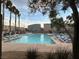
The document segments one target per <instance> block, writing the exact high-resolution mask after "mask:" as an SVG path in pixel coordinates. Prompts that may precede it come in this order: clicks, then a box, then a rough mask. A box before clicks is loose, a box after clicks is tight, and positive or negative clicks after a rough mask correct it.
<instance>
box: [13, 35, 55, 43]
mask: <svg viewBox="0 0 79 59" xmlns="http://www.w3.org/2000/svg"><path fill="white" fill-rule="evenodd" d="M21 36H22V37H21V38H20V39H17V40H14V41H11V42H12V43H24V44H54V41H53V40H52V39H51V38H50V37H49V36H48V35H47V34H24V35H21Z"/></svg>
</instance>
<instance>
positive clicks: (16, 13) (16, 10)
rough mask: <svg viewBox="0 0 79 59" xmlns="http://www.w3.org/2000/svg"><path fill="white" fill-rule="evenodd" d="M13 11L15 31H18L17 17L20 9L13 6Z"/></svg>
mask: <svg viewBox="0 0 79 59" xmlns="http://www.w3.org/2000/svg"><path fill="white" fill-rule="evenodd" d="M13 12H14V14H15V33H16V21H17V18H16V17H17V15H18V14H19V11H18V9H16V7H15V6H13Z"/></svg>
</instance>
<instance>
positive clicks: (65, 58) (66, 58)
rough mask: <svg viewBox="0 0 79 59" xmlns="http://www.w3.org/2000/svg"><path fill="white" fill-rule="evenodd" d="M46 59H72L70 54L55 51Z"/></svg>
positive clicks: (64, 51) (63, 51)
mask: <svg viewBox="0 0 79 59" xmlns="http://www.w3.org/2000/svg"><path fill="white" fill-rule="evenodd" d="M47 59H72V53H71V52H70V51H66V50H57V51H56V52H55V53H51V52H50V53H49V54H48V57H47Z"/></svg>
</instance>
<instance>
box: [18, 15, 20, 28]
mask: <svg viewBox="0 0 79 59" xmlns="http://www.w3.org/2000/svg"><path fill="white" fill-rule="evenodd" d="M18 25H19V29H20V16H19V24H18Z"/></svg>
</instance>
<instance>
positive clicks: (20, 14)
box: [18, 13, 21, 30]
mask: <svg viewBox="0 0 79 59" xmlns="http://www.w3.org/2000/svg"><path fill="white" fill-rule="evenodd" d="M20 16H21V14H20V13H19V14H18V27H19V30H20Z"/></svg>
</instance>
